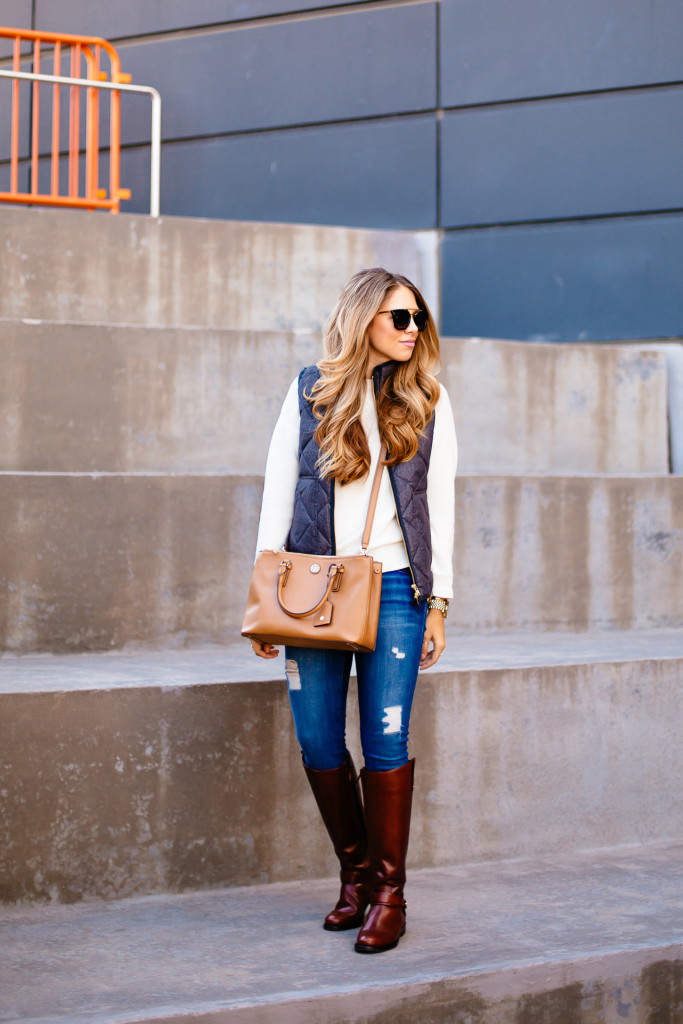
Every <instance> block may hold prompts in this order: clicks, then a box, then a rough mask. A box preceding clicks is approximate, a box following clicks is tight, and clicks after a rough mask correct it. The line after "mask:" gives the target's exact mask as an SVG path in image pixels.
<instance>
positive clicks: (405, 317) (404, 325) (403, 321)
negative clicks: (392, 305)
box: [379, 309, 429, 331]
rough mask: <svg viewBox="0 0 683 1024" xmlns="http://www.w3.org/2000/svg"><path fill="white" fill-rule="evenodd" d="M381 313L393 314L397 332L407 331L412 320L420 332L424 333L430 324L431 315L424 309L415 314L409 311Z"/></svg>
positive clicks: (384, 310)
mask: <svg viewBox="0 0 683 1024" xmlns="http://www.w3.org/2000/svg"><path fill="white" fill-rule="evenodd" d="M379 312H380V313H391V319H392V320H393V321H394V327H395V329H396V330H397V331H405V330H407V329H408V327H409V326H410V321H411V320H412V321H413V323H414V324H415V326H416V327H417V329H418V331H424V329H425V327H426V326H427V323H428V322H429V313H427V311H426V310H424V309H418V310H417V311H416V312H415V313H411V312H410V310H409V309H380V311H379Z"/></svg>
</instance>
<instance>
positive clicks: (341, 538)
mask: <svg viewBox="0 0 683 1024" xmlns="http://www.w3.org/2000/svg"><path fill="white" fill-rule="evenodd" d="M298 384H299V382H298V378H295V379H294V380H293V381H292V384H291V387H290V389H289V391H288V392H287V397H286V398H285V401H284V404H283V406H282V411H281V413H280V417H279V419H278V421H277V423H276V424H275V429H274V431H273V437H272V439H271V442H270V449H269V451H268V460H267V462H266V476H265V482H264V488H263V504H262V506H261V520H260V522H259V530H258V539H257V542H256V550H257V551H262V550H263V549H264V548H271V549H276V550H279V549H281V548H282V547H284V544H285V541H286V540H287V535H288V533H289V529H290V526H291V524H292V515H293V512H294V491H295V489H296V483H297V480H298V477H299V456H298V449H299V420H300V416H299V387H298ZM434 415H435V421H434V439H433V442H432V452H431V457H430V462H429V473H428V476H427V503H428V506H429V522H430V528H431V534H432V573H433V574H434V583H433V593H434V594H435V595H437V596H438V597H447V598H451V597H452V596H453V568H452V562H453V534H454V500H455V499H454V488H453V480H454V477H455V471H456V467H457V462H458V444H457V440H456V437H455V425H454V423H453V412H452V410H451V403H450V399H449V398H448V394H447V392H446V389H445V388H444V386H443V385H441V394H440V395H439V400H438V402H437V404H436V409H435V413H434ZM361 422H362V424H363V429H364V430H365V434H366V437H367V439H368V445H369V448H370V456H371V465H370V472H369V473H368V474H367V475H366V476H365V477H364V478H363V479H362V480H354V481H352V482H351V483H348V484H343V485H341V484H339V483H335V491H334V530H335V536H336V542H337V543H336V548H337V550H336V553H337V554H338V555H357V554H360V544H361V538H362V536H363V527H364V526H365V518H366V516H367V511H368V505H369V503H370V491H371V490H372V481H373V477H374V472H375V467H376V465H377V459H378V457H379V450H380V437H379V428H378V425H377V409H376V406H375V398H374V394H373V388H372V380H368V382H367V393H366V396H365V404H364V405H363V412H362V415H361ZM369 552H370V554H372V556H373V558H375V559H376V560H377V561H379V562H381V563H382V571H383V572H390V571H391V570H393V569H403V568H405V567H406V566H407V565H408V556H407V554H406V549H405V544H404V542H403V536H402V533H401V528H400V526H399V523H398V518H397V516H396V505H395V503H394V496H393V492H392V490H391V483H390V481H389V474H388V473H383V474H382V481H381V485H380V491H379V498H378V500H377V509H376V511H375V518H374V520H373V524H372V534H371V537H370V547H369Z"/></svg>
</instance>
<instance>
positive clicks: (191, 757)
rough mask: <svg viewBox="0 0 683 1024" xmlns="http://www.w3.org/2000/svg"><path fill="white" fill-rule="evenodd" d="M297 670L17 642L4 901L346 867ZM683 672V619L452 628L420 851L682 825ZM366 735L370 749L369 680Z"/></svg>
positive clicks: (615, 840)
mask: <svg viewBox="0 0 683 1024" xmlns="http://www.w3.org/2000/svg"><path fill="white" fill-rule="evenodd" d="M283 669H284V658H283V655H282V652H281V654H280V657H279V658H278V659H277V661H276V662H274V663H273V662H265V661H263V660H261V659H257V658H255V657H254V656H253V655H252V654H251V651H250V649H249V647H248V645H247V643H246V641H241V640H240V641H239V642H238V643H236V644H226V645H225V646H221V647H206V648H199V649H195V650H184V651H166V652H158V653H154V652H139V653H137V654H133V653H129V654H124V653H117V654H99V655H65V656H61V657H56V656H50V655H37V656H27V657H12V656H5V657H4V658H0V793H2V796H3V813H2V816H1V818H0V850H2V860H3V867H2V873H1V881H0V899H1V900H2V901H3V902H6V903H13V902H21V901H29V902H31V901H37V902H44V901H61V902H75V901H79V900H83V899H93V898H96V899H105V900H111V899H120V898H123V897H129V896H134V895H143V894H150V893H163V892H180V891H187V890H193V889H203V888H206V887H210V886H220V885H231V886H235V885H236V886H240V885H247V884H254V883H262V882H279V881H286V880H294V879H305V878H309V877H321V876H327V875H331V874H332V873H333V872H334V868H335V865H334V860H333V857H332V853H331V850H330V848H329V843H328V840H327V837H326V835H325V834H324V831H323V829H322V827H321V824H320V821H319V817H318V813H317V810H316V808H315V805H314V802H313V798H312V796H311V794H310V792H309V790H308V786H307V783H306V780H305V776H304V772H303V771H302V768H301V763H300V754H299V751H298V747H297V743H296V738H295V735H294V730H293V727H292V723H291V715H290V710H289V702H288V699H287V690H286V684H285V681H284V675H283ZM682 686H683V630H659V631H657V630H650V631H636V630H632V631H629V632H627V633H616V632H611V633H599V634H596V633H593V634H590V633H589V634H579V635H568V634H554V635H551V634H542V635H531V634H525V635H517V636H500V635H499V636H492V637H488V638H482V637H472V636H471V637H462V636H458V635H457V634H454V633H452V631H449V644H448V648H447V651H446V653H445V655H444V656H443V658H442V660H441V662H440V663H439V665H438V666H437V667H436V668H435V669H434V670H433V671H429V672H426V673H424V674H423V675H422V676H421V677H420V681H419V685H418V688H417V692H416V697H415V705H414V711H413V716H412V722H411V753H412V755H413V756H414V757H416V759H417V769H416V788H415V799H414V816H413V827H412V840H411V853H410V860H411V864H412V866H413V867H414V868H417V867H436V866H445V865H451V864H457V863H464V862H468V861H478V860H491V859H501V858H509V857H522V856H531V855H536V854H539V853H556V854H559V853H562V852H564V851H567V850H581V849H584V848H595V847H601V846H611V845H617V844H623V843H632V842H650V841H655V840H661V839H664V838H676V839H681V840H683V795H682V791H681V786H680V778H681V775H682V773H683V748H682V747H681V743H680V732H681V714H680V693H681V687H682ZM348 732H349V743H350V749H351V751H352V753H353V755H354V758H355V760H356V762H357V763H358V764H360V763H361V761H360V755H359V751H358V743H357V739H356V737H357V734H358V726H357V713H356V702H355V694H354V689H353V685H352V693H351V698H350V701H349V730H348ZM293 823H295V825H294V827H293ZM0 1019H2V1017H1V1015H0Z"/></svg>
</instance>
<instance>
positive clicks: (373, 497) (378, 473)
mask: <svg viewBox="0 0 683 1024" xmlns="http://www.w3.org/2000/svg"><path fill="white" fill-rule="evenodd" d="M386 457H387V446H386V445H385V444H383V445H382V447H381V448H380V450H379V459H378V460H377V469H376V470H375V479H374V480H373V481H372V491H371V493H370V505H369V506H368V515H367V518H366V520H365V529H364V530H363V539H362V541H361V542H360V549H361V551H362V553H363V554H364V555H367V553H368V545H369V543H370V533H371V531H372V521H373V519H374V518H375V509H376V508H377V498H378V496H379V485H380V481H381V479H382V470H383V469H384V460H385V458H386Z"/></svg>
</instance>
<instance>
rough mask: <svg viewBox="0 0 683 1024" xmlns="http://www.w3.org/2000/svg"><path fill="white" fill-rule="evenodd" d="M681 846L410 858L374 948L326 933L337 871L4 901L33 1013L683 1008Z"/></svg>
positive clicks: (5, 997)
mask: <svg viewBox="0 0 683 1024" xmlns="http://www.w3.org/2000/svg"><path fill="white" fill-rule="evenodd" d="M682 887H683V845H682V844H680V843H669V844H656V845H650V846H631V847H619V848H616V849H608V850H601V851H597V852H593V853H589V852H582V853H574V854H571V853H562V854H558V855H556V856H552V857H535V858H530V859H521V860H515V861H502V862H500V861H495V862H490V863H488V864H468V865H462V866H459V867H450V868H440V869H436V870H427V871H413V872H411V873H410V874H409V876H408V885H407V890H406V895H407V900H408V929H407V932H406V935H405V937H404V938H403V939H402V940H401V942H400V944H399V946H398V948H397V949H395V950H393V951H391V952H389V953H385V954H383V955H381V956H365V957H361V956H358V955H357V954H355V953H354V952H353V942H354V938H355V934H354V933H353V932H337V933H334V932H324V931H323V930H322V929H321V927H320V925H321V920H322V917H323V915H324V914H325V913H326V912H327V910H328V909H329V907H330V904H331V901H332V900H333V899H334V898H335V897H336V893H335V884H334V882H333V881H331V880H330V881H324V882H321V881H317V882H305V883H302V882H299V883H290V884H285V885H272V886H262V887H255V888H250V889H233V890H223V891H221V890H214V891H211V892H206V893H201V894H199V893H195V894H191V895H183V896H164V897H151V898H147V899H137V900H121V901H119V902H117V903H114V904H97V903H90V904H81V905H78V906H65V907H51V908H44V907H36V908H13V909H10V910H5V911H3V912H2V913H1V914H0V934H2V949H3V958H4V960H5V961H6V967H5V969H4V975H3V986H2V990H1V991H0V1018H1V1019H2V1020H3V1021H16V1022H18V1021H21V1022H23V1024H132V1022H137V1024H152V1022H155V1024H163V1022H166V1024H172V1022H173V1024H175V1022H182V1021H188V1022H189V1021H193V1022H197V1021H201V1022H202V1024H342V1022H345V1024H380V1022H384V1021H389V1020H390V1021H392V1022H394V1024H453V1022H456V1024H597V1022H598V1021H606V1022H615V1024H616V1022H617V1021H627V1022H628V1024H654V1022H671V1024H674V1022H676V1021H678V1020H680V990H681V985H682V984H683V926H682V925H681V920H682V918H683V898H682V897H681V891H682Z"/></svg>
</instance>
